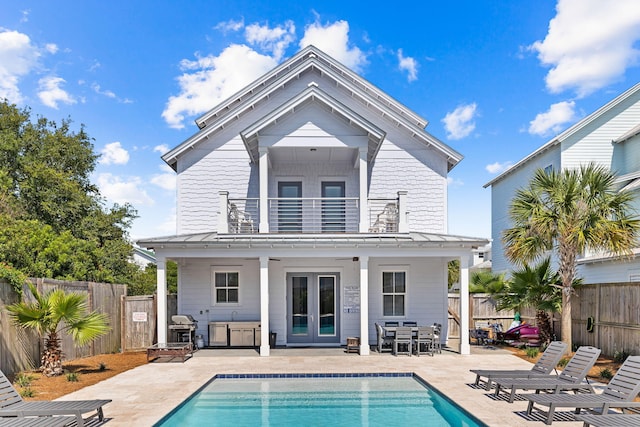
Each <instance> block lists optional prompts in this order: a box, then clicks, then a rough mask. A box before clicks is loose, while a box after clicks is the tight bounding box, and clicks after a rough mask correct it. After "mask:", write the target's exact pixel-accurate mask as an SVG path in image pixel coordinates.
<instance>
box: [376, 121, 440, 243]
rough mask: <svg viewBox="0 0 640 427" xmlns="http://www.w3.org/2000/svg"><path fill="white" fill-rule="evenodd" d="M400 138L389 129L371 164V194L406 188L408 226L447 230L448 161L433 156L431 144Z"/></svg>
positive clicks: (392, 195)
mask: <svg viewBox="0 0 640 427" xmlns="http://www.w3.org/2000/svg"><path fill="white" fill-rule="evenodd" d="M401 137H402V135H399V132H398V133H391V132H390V134H389V135H387V139H386V140H385V141H384V142H383V144H382V147H381V148H380V151H379V152H378V157H377V158H376V160H375V162H374V164H373V165H372V166H371V174H370V178H369V179H370V186H369V197H371V198H395V197H396V194H397V192H398V191H399V190H404V191H407V203H408V206H407V211H408V212H409V215H408V224H409V229H410V230H411V231H422V232H427V233H446V232H447V174H446V162H445V161H444V159H442V158H440V157H438V156H433V155H430V154H432V153H433V151H432V150H430V149H429V148H428V147H426V146H422V147H420V146H419V145H417V144H416V143H415V142H413V141H406V140H402V139H401ZM393 141H396V142H393ZM406 146H409V147H406ZM434 158H435V160H434Z"/></svg>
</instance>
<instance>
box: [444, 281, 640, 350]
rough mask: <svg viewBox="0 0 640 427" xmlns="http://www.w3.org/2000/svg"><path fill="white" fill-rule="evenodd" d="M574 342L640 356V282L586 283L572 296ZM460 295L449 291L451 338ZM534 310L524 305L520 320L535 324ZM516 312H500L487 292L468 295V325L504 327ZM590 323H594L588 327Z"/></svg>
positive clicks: (456, 329)
mask: <svg viewBox="0 0 640 427" xmlns="http://www.w3.org/2000/svg"><path fill="white" fill-rule="evenodd" d="M571 308H572V313H571V314H572V331H571V332H572V337H571V338H572V341H573V344H574V346H575V345H590V346H594V347H597V348H599V349H601V350H602V354H604V355H608V356H613V355H615V354H616V352H620V351H624V352H626V353H629V354H633V355H640V283H635V282H628V283H627V282H625V283H601V284H595V285H584V286H582V287H580V288H578V289H577V290H576V293H575V294H574V295H573V296H572V303H571ZM459 314H460V294H449V328H448V330H449V335H448V338H450V339H454V340H455V339H459V338H460V325H459ZM535 314H536V313H535V310H534V309H531V308H525V309H523V310H522V311H521V312H520V315H521V319H522V320H523V321H526V322H527V323H531V324H535V321H536V319H535ZM513 316H514V312H513V311H498V310H497V309H496V305H495V301H494V300H493V299H492V298H491V296H490V295H488V294H470V295H469V325H467V327H469V328H473V327H474V325H476V324H477V323H496V322H498V323H502V327H503V330H506V329H507V328H508V327H509V324H510V323H511V321H512V320H513ZM560 323H561V322H560V314H558V313H556V314H555V315H554V316H553V319H552V326H553V331H554V334H555V335H556V337H557V338H558V339H560V337H561V329H560ZM588 324H592V325H593V327H592V328H591V330H588V328H587V326H588Z"/></svg>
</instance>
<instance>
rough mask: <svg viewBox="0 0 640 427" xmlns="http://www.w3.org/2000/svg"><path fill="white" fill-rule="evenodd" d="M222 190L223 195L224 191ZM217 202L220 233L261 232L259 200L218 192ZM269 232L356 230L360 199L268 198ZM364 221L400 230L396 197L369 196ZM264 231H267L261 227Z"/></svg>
mask: <svg viewBox="0 0 640 427" xmlns="http://www.w3.org/2000/svg"><path fill="white" fill-rule="evenodd" d="M223 193H224V194H223ZM220 203H221V204H222V206H224V204H226V206H227V211H226V212H225V213H222V212H221V214H222V215H224V217H222V215H221V217H220V218H219V222H220V224H219V228H218V231H219V232H220V233H231V234H253V233H259V232H260V229H259V227H260V199H257V198H238V199H235V198H234V199H229V198H227V196H226V192H221V199H220ZM267 204H268V209H267V212H268V215H269V217H268V221H267V223H268V226H269V230H268V232H269V233H358V232H360V231H361V227H360V209H361V207H360V199H359V198H357V197H322V198H320V197H319V198H308V197H305V198H269V199H267ZM367 205H368V206H366V207H365V209H367V222H368V223H367V224H366V227H364V229H365V230H366V232H370V233H397V232H398V231H400V209H399V207H400V202H399V199H369V200H368V201H367ZM263 232H266V231H265V230H263Z"/></svg>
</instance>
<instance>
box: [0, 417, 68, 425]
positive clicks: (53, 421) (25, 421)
mask: <svg viewBox="0 0 640 427" xmlns="http://www.w3.org/2000/svg"><path fill="white" fill-rule="evenodd" d="M75 421H76V417H38V418H15V417H12V418H0V427H64V426H69V425H73V424H74V423H75Z"/></svg>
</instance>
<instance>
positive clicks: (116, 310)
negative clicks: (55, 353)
mask: <svg viewBox="0 0 640 427" xmlns="http://www.w3.org/2000/svg"><path fill="white" fill-rule="evenodd" d="M30 280H31V282H32V283H34V284H36V286H37V287H38V290H39V291H40V292H47V291H49V290H51V289H55V288H59V289H63V290H65V291H66V292H77V293H81V294H85V295H87V303H88V306H89V309H90V310H97V311H99V312H101V313H105V314H106V315H107V317H108V319H109V326H110V327H111V329H110V331H109V332H108V333H107V334H105V335H103V336H101V337H99V338H98V339H96V340H94V341H93V342H92V343H90V344H88V345H86V346H83V347H78V346H76V345H75V344H74V343H73V340H72V339H71V337H70V336H68V335H67V334H65V335H64V336H63V337H62V351H63V354H64V357H65V360H73V359H77V358H80V357H86V356H94V355H98V354H105V353H115V352H118V351H120V342H121V338H120V333H121V328H120V320H121V318H122V313H121V305H120V297H121V296H122V295H126V292H127V287H126V285H117V284H111V283H93V282H65V281H61V280H53V279H30ZM24 297H25V299H26V300H27V301H33V296H32V295H31V292H30V291H29V290H28V288H27V287H25V289H24ZM19 300H20V299H19V296H18V294H17V293H16V292H15V291H14V290H13V288H12V287H11V285H9V284H8V283H6V282H4V281H2V280H0V369H1V370H2V371H3V372H4V373H5V374H7V375H13V374H14V373H16V372H19V371H22V370H26V369H33V368H36V367H38V366H39V365H40V352H41V350H42V346H43V342H42V341H41V339H39V337H38V336H37V335H36V334H35V333H33V332H31V331H25V330H21V329H19V328H17V327H16V326H15V325H14V324H13V322H12V321H11V319H10V317H9V314H8V312H7V311H6V310H5V306H6V305H9V304H13V303H15V302H18V301H19Z"/></svg>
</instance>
